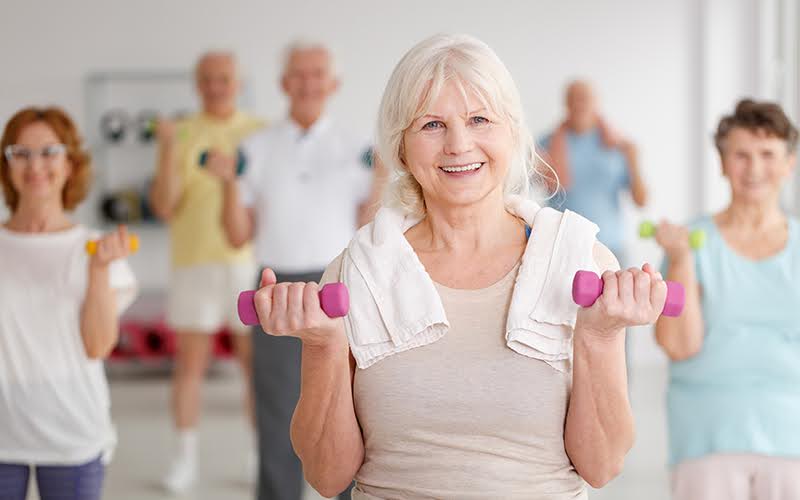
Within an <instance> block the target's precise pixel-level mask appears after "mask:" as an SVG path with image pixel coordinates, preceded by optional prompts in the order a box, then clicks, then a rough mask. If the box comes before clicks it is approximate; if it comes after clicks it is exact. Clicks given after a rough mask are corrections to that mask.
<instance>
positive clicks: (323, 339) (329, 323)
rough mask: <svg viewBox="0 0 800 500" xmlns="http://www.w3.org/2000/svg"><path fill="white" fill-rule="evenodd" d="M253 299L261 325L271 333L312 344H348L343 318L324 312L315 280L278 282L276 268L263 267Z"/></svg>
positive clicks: (326, 345)
mask: <svg viewBox="0 0 800 500" xmlns="http://www.w3.org/2000/svg"><path fill="white" fill-rule="evenodd" d="M253 302H254V304H255V307H256V313H257V314H258V319H259V322H260V324H261V328H262V329H263V330H264V331H265V332H266V333H268V334H270V335H275V336H278V337H283V336H286V337H297V338H299V339H300V340H301V341H302V342H303V344H304V345H307V346H312V347H333V346H337V345H342V344H345V345H346V344H347V337H346V335H345V332H344V322H343V321H342V319H341V318H329V317H328V315H327V314H325V311H323V310H322V306H321V305H320V302H319V286H318V285H317V284H316V283H314V282H309V283H277V278H276V277H275V272H274V271H273V270H272V269H270V268H266V269H264V270H263V271H262V272H261V283H260V285H259V289H258V290H257V291H256V294H255V296H254V297H253Z"/></svg>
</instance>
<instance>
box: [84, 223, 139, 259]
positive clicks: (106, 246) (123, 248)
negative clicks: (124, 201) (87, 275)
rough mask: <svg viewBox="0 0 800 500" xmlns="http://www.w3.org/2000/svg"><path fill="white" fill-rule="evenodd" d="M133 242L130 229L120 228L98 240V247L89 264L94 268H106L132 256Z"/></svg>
mask: <svg viewBox="0 0 800 500" xmlns="http://www.w3.org/2000/svg"><path fill="white" fill-rule="evenodd" d="M130 248H131V242H130V236H129V235H128V229H127V228H126V227H125V226H119V227H118V228H117V230H116V231H113V232H111V233H108V234H106V235H104V236H103V237H102V238H100V239H98V240H97V247H96V250H95V251H94V254H92V256H91V258H90V260H89V263H90V265H91V266H92V267H93V268H105V267H107V266H108V265H109V264H110V263H111V262H113V261H115V260H117V259H124V258H125V257H127V256H128V255H129V254H130Z"/></svg>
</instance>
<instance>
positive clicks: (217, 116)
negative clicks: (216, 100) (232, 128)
mask: <svg viewBox="0 0 800 500" xmlns="http://www.w3.org/2000/svg"><path fill="white" fill-rule="evenodd" d="M203 113H205V114H206V116H208V117H209V118H211V119H213V120H227V119H228V118H230V117H231V116H233V115H234V114H235V113H236V108H225V109H204V110H203Z"/></svg>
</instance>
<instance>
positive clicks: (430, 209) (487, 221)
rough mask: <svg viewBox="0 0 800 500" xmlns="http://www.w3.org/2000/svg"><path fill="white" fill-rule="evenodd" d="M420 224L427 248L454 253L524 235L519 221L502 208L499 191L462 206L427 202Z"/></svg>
mask: <svg viewBox="0 0 800 500" xmlns="http://www.w3.org/2000/svg"><path fill="white" fill-rule="evenodd" d="M420 224H421V225H422V226H423V227H422V229H423V234H424V235H425V236H424V239H427V240H428V243H427V245H426V246H428V250H430V251H438V250H443V251H447V252H453V253H455V254H459V253H460V254H463V253H484V252H491V251H492V250H493V249H496V248H497V246H498V244H499V245H501V246H502V245H506V244H514V243H517V242H518V241H519V239H520V237H522V236H523V235H524V232H523V230H522V224H523V223H522V222H521V221H520V220H519V219H517V218H516V217H514V216H513V215H511V214H510V213H508V212H507V211H506V208H505V202H504V200H503V196H502V190H499V191H498V192H497V193H496V194H494V193H493V194H492V195H490V196H488V197H487V198H486V199H484V200H483V201H481V202H480V203H477V204H473V205H470V206H466V207H457V208H453V207H440V206H436V205H431V204H427V214H426V217H425V219H423V220H422V222H420ZM515 230H518V231H517V233H515ZM514 235H516V236H514Z"/></svg>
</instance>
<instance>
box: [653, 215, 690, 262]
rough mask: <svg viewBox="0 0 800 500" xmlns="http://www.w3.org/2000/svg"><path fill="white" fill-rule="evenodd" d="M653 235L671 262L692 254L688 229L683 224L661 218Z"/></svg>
mask: <svg viewBox="0 0 800 500" xmlns="http://www.w3.org/2000/svg"><path fill="white" fill-rule="evenodd" d="M655 237H656V242H657V243H658V244H659V245H661V248H663V249H664V253H665V254H666V255H667V257H668V258H669V260H670V261H671V262H676V261H679V260H682V259H684V258H686V257H688V256H690V255H691V254H692V247H691V246H690V243H689V241H690V240H689V230H688V229H687V228H686V227H684V226H680V225H677V224H670V223H669V222H667V221H663V220H662V221H661V222H660V223H659V224H658V226H657V227H656V234H655Z"/></svg>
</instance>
